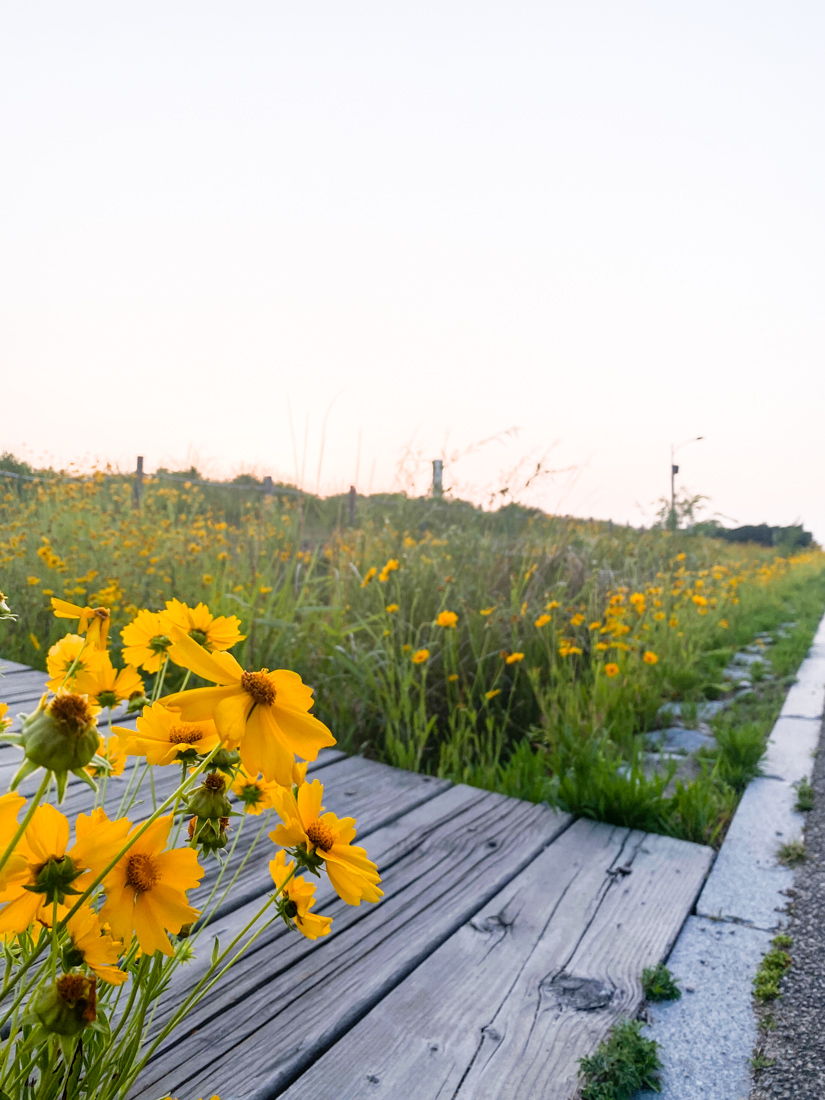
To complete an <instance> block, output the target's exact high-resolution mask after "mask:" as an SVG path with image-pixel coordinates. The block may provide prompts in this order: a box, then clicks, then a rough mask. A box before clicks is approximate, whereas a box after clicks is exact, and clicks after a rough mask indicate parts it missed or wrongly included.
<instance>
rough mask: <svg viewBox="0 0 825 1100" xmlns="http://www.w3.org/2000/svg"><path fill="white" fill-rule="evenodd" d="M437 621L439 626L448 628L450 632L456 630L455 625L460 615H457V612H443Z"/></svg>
mask: <svg viewBox="0 0 825 1100" xmlns="http://www.w3.org/2000/svg"><path fill="white" fill-rule="evenodd" d="M435 621H436V625H437V626H443V627H446V629H448V630H455V624H456V623H457V622H458V615H456V613H455V611H442V612H441V613H440V615H439V616H438V618H437V619H436V620H435Z"/></svg>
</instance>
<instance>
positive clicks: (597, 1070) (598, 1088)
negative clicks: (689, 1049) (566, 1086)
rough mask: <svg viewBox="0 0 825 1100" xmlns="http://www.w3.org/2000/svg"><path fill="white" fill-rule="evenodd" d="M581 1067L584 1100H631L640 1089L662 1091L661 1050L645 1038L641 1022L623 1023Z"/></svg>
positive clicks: (653, 1041)
mask: <svg viewBox="0 0 825 1100" xmlns="http://www.w3.org/2000/svg"><path fill="white" fill-rule="evenodd" d="M579 1065H580V1066H581V1076H582V1079H583V1085H582V1089H581V1100H631V1098H632V1097H633V1096H635V1094H636V1092H637V1091H638V1090H639V1089H651V1090H652V1091H653V1092H661V1091H662V1083H661V1080H660V1079H659V1073H658V1071H659V1070H660V1069H661V1068H662V1063H661V1061H660V1060H659V1046H658V1043H656V1041H655V1040H653V1039H647V1038H646V1037H645V1036H644V1035H643V1034H642V1023H641V1021H640V1020H621V1021H620V1022H619V1023H617V1024H616V1025H615V1027H614V1028H613V1030H612V1031H611V1032H610V1034H609V1035H608V1036H607V1038H606V1039H604V1040H603V1041H602V1042H601V1043H600V1044H599V1047H598V1048H597V1050H596V1051H595V1052H594V1053H593V1054H592V1055H591V1056H590V1057H589V1058H582V1059H580V1061H579Z"/></svg>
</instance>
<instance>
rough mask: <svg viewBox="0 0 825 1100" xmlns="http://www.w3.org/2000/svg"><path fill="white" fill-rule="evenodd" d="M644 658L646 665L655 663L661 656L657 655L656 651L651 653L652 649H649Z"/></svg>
mask: <svg viewBox="0 0 825 1100" xmlns="http://www.w3.org/2000/svg"><path fill="white" fill-rule="evenodd" d="M642 660H643V661H644V663H645V664H646V665H655V664H656V663H657V661H658V660H659V658H658V657H657V656H656V654H655V653H651V651H650V650H647V652H646V653H645V655H644V657H642Z"/></svg>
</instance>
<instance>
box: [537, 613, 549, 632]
mask: <svg viewBox="0 0 825 1100" xmlns="http://www.w3.org/2000/svg"><path fill="white" fill-rule="evenodd" d="M552 621H553V616H552V615H539V617H538V618H537V619H536V623H535V625H536V626H537V627H538V628H539V629H541V628H542V627H543V626H547V624H548V623H549V622H552Z"/></svg>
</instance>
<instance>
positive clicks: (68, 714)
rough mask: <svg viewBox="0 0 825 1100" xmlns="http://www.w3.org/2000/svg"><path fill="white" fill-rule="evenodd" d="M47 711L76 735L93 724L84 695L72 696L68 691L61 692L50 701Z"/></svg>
mask: <svg viewBox="0 0 825 1100" xmlns="http://www.w3.org/2000/svg"><path fill="white" fill-rule="evenodd" d="M49 710H50V711H51V714H52V716H53V717H54V718H56V719H57V720H58V722H65V724H66V725H67V726H70V727H71V728H72V729H74V730H76V731H77V732H78V733H79V732H80V731H81V730H82V729H85V727H86V726H88V725H90V724H91V723H92V722H94V715H93V714H92V711H91V708H90V707H89V700H88V699H87V698H86V696H85V695H74V694H73V693H72V692H70V691H65V692H61V693H60V694H59V695H55V697H54V699H52V701H51V703H50V704H49Z"/></svg>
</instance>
